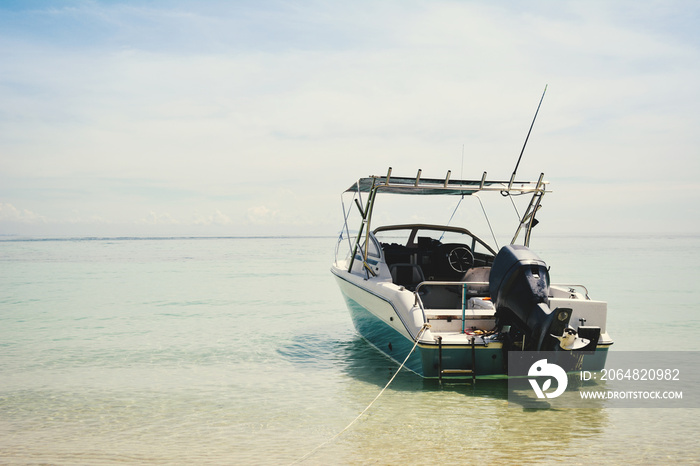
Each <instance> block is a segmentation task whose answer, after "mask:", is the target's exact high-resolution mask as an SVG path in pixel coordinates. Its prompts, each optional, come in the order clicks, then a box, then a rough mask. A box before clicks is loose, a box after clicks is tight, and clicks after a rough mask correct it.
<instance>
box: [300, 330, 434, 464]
mask: <svg viewBox="0 0 700 466" xmlns="http://www.w3.org/2000/svg"><path fill="white" fill-rule="evenodd" d="M428 328H430V324H428V323H425V324H423V327H422V328H421V329H420V331H419V332H418V335H416V342H415V343H414V344H413V348H411V351H409V352H408V355H407V356H406V359H404V360H403V362H402V363H401V365H400V366H399V368H398V369H397V370H396V372H395V373H394V375H393V376H392V377H391V379H389V382H387V384H386V385H385V386H384V388H382V390H381V391H380V392H379V394H378V395H377V396H376V397H374V399H373V400H372V402H371V403H370V404H368V405H367V407H366V408H365V409H363V410H362V412H361V413H360V414H358V415H357V417H356V418H355V419H353V420H352V422H350V424H348V425H347V426H345V428H344V429H343V430H341V431H340V432H338V433H337V434H335V435H334V436H333V437H331V438H329V439H328V440H326V441H325V442H323V443H322V444H320V445H319V446H317V447H316V448H314V449H313V450H311V451H310V452H308V453H307V454H306V455H304V456H302V457H301V458H299V459H298V460H296V461H294V462H293V463H291V464H298V463H301V462H302V461H304V460H305V459H307V458H309V457H310V456H311V455H313V454H314V453H316V452H317V451H318V450H320V449H321V448H323V447H324V446H326V445H327V444H329V443H331V442H332V441H334V440H335V439H337V438H338V437H340V436H341V435H342V434H343V433H344V432H345V431H346V430H348V429H349V428H350V427H351V426H352V425H353V424H355V422H357V420H358V419H360V418H361V417H362V415H363V414H365V413H366V412H367V411H368V410H369V408H371V407H372V405H373V404H374V402H375V401H377V400H378V399H379V397H380V396H382V393H384V391H385V390H386V389H387V388H389V385H391V382H393V381H394V379H395V378H396V376H397V375H398V374H399V372H401V369H403V366H404V365H405V364H406V362H407V361H408V358H410V357H411V355H412V354H413V352H414V351H415V349H416V346H418V341H419V340H420V336H421V335H422V334H423V332H425V331H426V330H427V329H428Z"/></svg>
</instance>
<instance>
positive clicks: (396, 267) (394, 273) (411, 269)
mask: <svg viewBox="0 0 700 466" xmlns="http://www.w3.org/2000/svg"><path fill="white" fill-rule="evenodd" d="M389 271H391V280H392V281H393V282H394V283H395V284H397V285H399V286H403V287H405V288H406V289H409V290H411V291H413V290H415V289H416V286H417V285H418V284H419V283H420V282H423V281H425V276H424V275H423V269H421V268H420V266H419V265H417V264H391V265H390V266H389Z"/></svg>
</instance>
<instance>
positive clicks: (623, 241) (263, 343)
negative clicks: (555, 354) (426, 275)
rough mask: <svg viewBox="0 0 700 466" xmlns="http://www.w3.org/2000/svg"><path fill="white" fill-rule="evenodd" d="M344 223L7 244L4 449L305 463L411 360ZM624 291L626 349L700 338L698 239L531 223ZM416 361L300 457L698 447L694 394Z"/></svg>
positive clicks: (692, 454)
mask: <svg viewBox="0 0 700 466" xmlns="http://www.w3.org/2000/svg"><path fill="white" fill-rule="evenodd" d="M334 246H335V239H334V238H211V239H69V240H66V239H64V240H14V239H12V238H5V240H0V463H15V464H37V463H50V464H118V463H135V464H164V463H165V464H187V463H198V464H202V463H204V464H206V463H210V464H231V463H245V464H290V463H292V462H294V461H296V460H298V459H300V458H302V457H303V456H304V455H306V454H307V453H309V452H311V451H312V450H313V449H314V448H316V447H318V446H319V445H321V444H323V443H324V442H326V441H327V440H329V439H330V438H331V437H333V436H334V435H336V434H337V433H338V432H340V431H341V430H342V429H343V428H344V427H346V426H347V425H348V424H349V423H350V421H352V420H353V419H354V418H355V417H356V416H357V415H358V414H359V413H360V412H361V411H362V410H363V409H364V408H365V407H366V406H367V405H368V404H369V403H370V402H371V401H372V399H374V397H375V396H376V395H377V393H378V392H379V391H380V390H381V388H382V387H384V385H385V384H386V383H387V382H388V380H389V378H390V377H391V376H392V375H393V373H394V371H395V370H396V366H395V364H394V363H392V362H391V361H388V360H387V359H385V358H384V357H383V356H381V355H379V354H378V353H376V351H375V350H373V349H372V348H371V347H369V346H368V345H367V344H366V343H364V342H363V341H362V340H361V339H360V338H359V337H358V336H357V335H356V333H355V332H354V330H353V328H352V324H351V322H350V319H349V316H348V313H347V311H346V309H345V306H344V303H343V301H342V298H341V296H340V293H339V291H338V290H337V289H336V285H335V283H334V281H333V278H332V276H331V274H330V273H329V270H328V269H329V266H330V263H331V261H332V260H333V251H334ZM532 246H533V248H534V249H535V250H536V251H537V252H538V253H539V254H540V255H541V256H542V258H543V259H544V260H545V261H546V262H547V263H548V264H549V265H550V266H551V267H552V270H551V272H550V273H551V275H552V280H553V282H575V283H583V284H585V285H586V286H587V287H588V289H589V291H590V294H591V297H592V298H596V299H605V300H607V301H608V302H609V315H608V330H609V333H610V335H611V336H612V338H613V339H614V340H615V341H616V343H615V345H614V347H613V349H612V351H614V350H649V349H656V348H660V349H664V350H700V340H698V338H697V337H696V335H697V333H698V331H700V318H699V316H698V311H699V310H700V290H699V289H698V286H697V283H698V279H699V278H700V265H699V264H700V238H699V237H697V236H668V237H663V236H633V237H621V236H617V237H580V238H573V237H560V238H558V237H550V238H533V241H532ZM506 396H507V393H506V389H505V386H504V385H503V384H502V383H499V382H485V381H483V383H482V382H477V385H476V387H470V386H462V385H451V386H444V387H440V386H438V385H435V384H433V383H427V382H425V383H424V382H423V381H422V380H421V379H419V378H418V377H416V376H415V375H412V374H410V373H404V372H401V373H400V374H399V375H398V377H397V378H396V380H395V381H394V383H393V384H392V385H391V386H390V388H389V389H388V390H387V391H386V392H385V393H384V395H383V396H382V397H381V398H380V399H379V400H378V401H377V402H376V403H375V404H374V405H373V406H372V408H371V409H370V411H369V412H368V413H367V414H366V415H365V416H364V417H363V418H361V419H360V420H359V421H358V422H357V423H356V424H354V425H353V426H352V427H351V428H350V429H349V430H348V431H346V432H345V433H344V434H343V435H341V436H340V437H338V438H337V439H335V440H333V441H332V442H329V443H328V444H326V445H324V446H323V447H322V448H320V449H318V450H317V451H316V452H315V453H314V454H313V455H312V456H310V457H308V458H307V459H306V460H305V461H304V464H366V463H374V464H415V463H418V462H428V463H442V464H464V463H467V462H483V461H488V462H491V463H493V462H497V463H508V464H510V463H528V462H535V463H541V462H546V463H566V464H569V463H572V462H573V463H575V464H576V463H590V462H596V463H610V464H614V463H622V462H625V463H656V462H665V461H670V460H674V461H679V462H682V463H688V462H698V461H700V447H698V445H697V442H696V439H697V438H698V436H699V435H700V424H699V423H698V421H697V416H698V414H699V413H698V412H697V410H696V409H695V410H693V409H685V410H681V409H673V410H665V411H664V410H658V409H642V408H639V409H606V408H603V409H590V410H562V411H555V410H549V411H528V410H523V409H522V408H518V407H514V406H512V405H509V404H508V403H507V400H506Z"/></svg>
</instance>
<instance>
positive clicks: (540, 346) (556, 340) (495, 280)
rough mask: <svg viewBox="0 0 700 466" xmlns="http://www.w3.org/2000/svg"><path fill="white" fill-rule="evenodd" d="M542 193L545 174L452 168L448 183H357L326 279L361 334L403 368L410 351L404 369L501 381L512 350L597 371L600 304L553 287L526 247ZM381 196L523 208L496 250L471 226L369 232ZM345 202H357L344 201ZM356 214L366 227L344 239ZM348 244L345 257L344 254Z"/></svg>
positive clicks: (603, 333)
mask: <svg viewBox="0 0 700 466" xmlns="http://www.w3.org/2000/svg"><path fill="white" fill-rule="evenodd" d="M547 186H548V184H547V182H545V181H544V174H542V175H540V177H539V179H538V180H537V181H534V182H522V181H515V180H514V177H513V178H511V179H510V180H509V181H493V180H488V179H487V176H486V173H484V174H483V176H482V178H481V179H477V180H452V179H450V172H448V173H447V175H446V177H445V178H444V179H424V178H421V172H420V171H419V172H418V174H417V176H416V177H415V178H397V177H392V176H391V169H389V171H388V173H387V174H386V175H384V176H370V177H367V178H362V179H360V180H358V181H357V182H356V183H354V184H353V185H352V186H351V187H350V188H349V189H348V190H347V191H345V193H344V195H343V197H344V201H343V211H344V214H345V215H344V216H345V225H344V229H343V234H341V236H340V240H339V244H338V246H339V247H338V248H337V249H336V258H335V262H334V263H333V265H332V267H331V271H332V273H333V275H334V276H335V278H336V280H337V282H338V285H339V286H340V290H341V292H342V294H343V297H344V298H345V301H346V303H347V306H348V308H349V310H350V313H351V316H352V320H353V323H354V325H355V328H356V329H357V331H358V332H359V333H360V335H361V336H362V337H364V338H365V339H366V340H367V341H368V342H369V343H371V344H372V345H373V346H375V347H376V348H377V349H379V350H380V351H382V352H383V353H385V354H386V355H387V356H389V357H390V358H392V359H394V360H395V361H397V362H399V363H401V362H403V361H404V360H405V359H406V357H407V356H408V355H409V354H410V357H408V359H407V360H406V367H407V368H408V369H410V370H412V371H413V372H415V373H417V374H419V375H421V376H423V377H426V378H436V379H441V380H442V379H443V378H457V377H458V378H463V377H468V378H474V377H486V376H494V375H498V374H507V364H508V354H509V353H510V352H512V351H537V352H542V351H566V352H569V353H570V354H572V355H574V354H575V355H576V357H575V360H576V361H577V367H576V368H575V369H586V370H598V369H600V368H602V367H603V366H604V364H605V359H606V355H607V351H608V348H609V347H610V345H612V343H613V342H612V340H611V339H610V337H609V336H608V333H607V329H606V318H607V303H606V302H604V301H597V300H593V299H590V298H589V296H588V290H587V289H586V288H585V287H584V286H582V285H567V284H562V285H559V284H552V283H550V279H549V268H548V267H547V265H546V264H545V262H544V261H543V260H542V259H540V258H539V257H538V256H537V255H536V254H535V253H534V252H533V251H532V250H530V249H529V242H530V234H531V232H532V228H533V226H534V225H535V224H536V223H537V220H536V219H535V215H536V213H537V212H538V210H539V208H540V207H541V204H540V201H541V199H542V197H543V196H544V194H545V193H546V192H549V191H548V190H547ZM380 194H382V195H384V194H400V195H407V196H408V197H407V199H411V200H416V198H415V197H414V196H434V195H447V196H462V199H464V198H466V197H467V196H473V197H479V196H476V195H477V194H479V195H480V196H486V195H488V194H493V195H495V196H497V197H501V198H502V199H504V202H506V203H508V204H509V205H510V203H511V199H512V198H513V197H514V196H518V195H524V196H526V199H528V200H529V205H528V206H527V208H526V209H525V210H524V212H523V213H522V215H520V214H518V224H517V226H516V228H515V235H514V236H513V239H512V241H511V244H509V245H507V246H504V247H501V248H499V247H498V246H497V245H496V244H495V241H496V237H495V235H493V241H492V242H490V241H489V240H488V239H487V238H485V237H483V235H482V236H477V234H475V233H473V232H472V230H470V229H469V228H471V227H469V225H465V227H459V226H449V225H435V224H423V223H406V224H397V225H381V226H378V227H376V228H374V229H372V227H373V212H374V211H375V205H376V204H377V203H378V202H379V201H378V197H381V196H379V195H380ZM412 195H413V196H412ZM347 196H352V198H353V200H352V202H350V203H349V204H346V202H345V198H346V197H347ZM509 198H510V199H509ZM452 199H454V197H453V198H452ZM479 202H480V203H481V200H479ZM346 205H349V207H347V208H346ZM409 205H410V204H409ZM482 206H483V204H482ZM355 207H357V212H359V217H361V219H360V221H359V225H358V226H359V228H358V230H356V231H353V232H352V233H351V230H350V227H349V225H348V219H349V217H350V211H351V210H355ZM394 213H395V212H394ZM484 213H485V211H484ZM413 214H415V212H411V215H413ZM488 224H489V228H490V222H489V223H488ZM509 237H510V235H509ZM519 238H522V245H519V244H516V241H518V240H519ZM343 245H345V246H346V247H347V249H348V254H347V256H344V257H341V256H343V254H342V253H341V247H342V246H343Z"/></svg>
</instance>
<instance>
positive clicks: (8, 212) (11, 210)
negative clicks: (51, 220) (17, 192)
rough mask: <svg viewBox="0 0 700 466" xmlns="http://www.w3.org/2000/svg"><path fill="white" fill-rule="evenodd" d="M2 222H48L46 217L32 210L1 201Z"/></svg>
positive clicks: (0, 219)
mask: <svg viewBox="0 0 700 466" xmlns="http://www.w3.org/2000/svg"><path fill="white" fill-rule="evenodd" d="M0 222H19V223H46V219H45V218H44V217H43V216H41V215H38V214H35V213H34V212H32V211H30V210H27V209H18V208H17V207H15V206H13V205H12V204H9V203H2V202H0Z"/></svg>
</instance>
